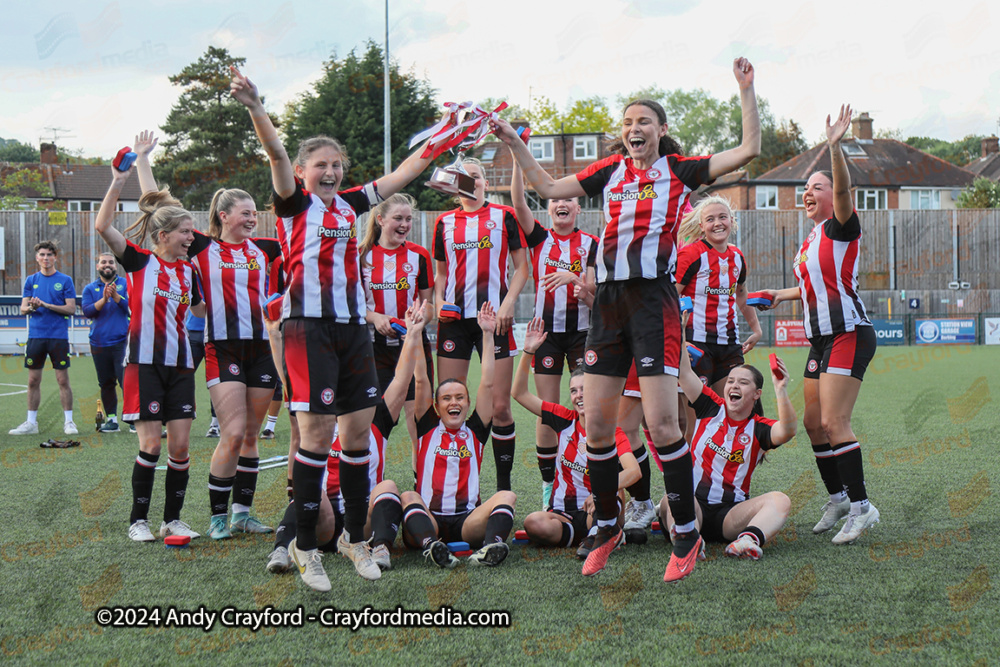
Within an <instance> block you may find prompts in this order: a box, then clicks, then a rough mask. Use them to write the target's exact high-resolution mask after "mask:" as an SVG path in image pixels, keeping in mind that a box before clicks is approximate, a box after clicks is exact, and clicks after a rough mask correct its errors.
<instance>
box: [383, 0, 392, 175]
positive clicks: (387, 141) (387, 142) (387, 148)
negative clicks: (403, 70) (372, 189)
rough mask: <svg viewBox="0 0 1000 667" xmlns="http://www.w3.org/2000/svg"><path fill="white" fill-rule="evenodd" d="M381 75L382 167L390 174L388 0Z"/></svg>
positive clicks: (386, 2)
mask: <svg viewBox="0 0 1000 667" xmlns="http://www.w3.org/2000/svg"><path fill="white" fill-rule="evenodd" d="M382 75H383V78H384V79H385V81H384V83H383V85H382V88H383V89H384V93H385V100H384V106H385V114H384V118H383V122H384V123H385V135H384V140H383V143H384V148H383V151H384V153H383V160H382V161H383V163H384V164H383V167H384V169H385V172H384V173H386V174H388V173H390V172H392V150H391V149H390V146H391V144H392V131H391V130H390V123H391V120H392V117H391V116H392V115H391V113H390V112H389V0H385V60H384V61H383V69H382Z"/></svg>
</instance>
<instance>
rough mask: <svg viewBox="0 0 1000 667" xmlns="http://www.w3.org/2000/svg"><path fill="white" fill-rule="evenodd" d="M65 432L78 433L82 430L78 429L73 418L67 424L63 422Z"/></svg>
mask: <svg viewBox="0 0 1000 667" xmlns="http://www.w3.org/2000/svg"><path fill="white" fill-rule="evenodd" d="M63 433H65V434H66V435H78V434H79V433H80V431H78V430H77V428H76V424H74V423H73V420H72V419H71V420H69V421H68V422H66V423H65V424H63Z"/></svg>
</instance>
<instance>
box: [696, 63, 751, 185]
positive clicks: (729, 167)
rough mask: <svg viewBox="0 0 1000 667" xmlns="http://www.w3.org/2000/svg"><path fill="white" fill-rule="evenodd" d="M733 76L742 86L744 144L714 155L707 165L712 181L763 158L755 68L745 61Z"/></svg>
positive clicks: (734, 67)
mask: <svg viewBox="0 0 1000 667" xmlns="http://www.w3.org/2000/svg"><path fill="white" fill-rule="evenodd" d="M733 74H734V75H736V81H737V83H739V84H740V109H742V111H743V142H742V143H741V144H740V145H739V146H737V147H736V148H730V149H729V150H725V151H722V152H720V153H716V154H715V155H713V156H712V157H711V158H710V159H709V161H708V175H709V178H712V179H715V178H718V177H719V176H722V175H723V174H728V173H729V172H731V171H735V170H737V169H739V168H740V167H742V166H744V165H746V164H747V163H749V162H750V160H752V159H754V158H755V157H757V156H758V155H760V114H759V113H758V112H757V94H756V93H755V92H754V87H753V80H754V70H753V65H751V64H750V61H749V60H747V59H746V58H737V59H736V60H734V61H733Z"/></svg>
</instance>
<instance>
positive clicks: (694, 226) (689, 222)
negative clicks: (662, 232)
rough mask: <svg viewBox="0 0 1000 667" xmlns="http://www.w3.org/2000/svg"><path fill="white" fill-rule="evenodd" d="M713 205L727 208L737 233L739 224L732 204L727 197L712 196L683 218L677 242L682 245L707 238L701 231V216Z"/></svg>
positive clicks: (678, 229) (699, 203)
mask: <svg viewBox="0 0 1000 667" xmlns="http://www.w3.org/2000/svg"><path fill="white" fill-rule="evenodd" d="M712 204H722V205H723V206H725V207H726V210H727V211H729V219H730V220H732V221H733V231H736V228H737V222H736V216H735V215H734V214H733V204H732V202H730V201H729V200H728V199H726V198H725V197H720V196H718V195H712V196H711V197H705V198H704V199H702V200H701V201H700V202H698V205H697V206H695V207H694V208H693V209H691V210H690V211H688V212H687V213H686V214H685V215H684V217H683V218H681V224H680V227H678V228H677V240H678V241H679V242H680V243H679V244H680V245H684V244H688V243H694V242H695V241H700V240H701V239H703V238H704V237H705V234H704V232H702V231H701V216H702V213H704V212H705V209H706V208H707V207H709V206H711V205H712Z"/></svg>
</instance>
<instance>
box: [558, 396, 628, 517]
mask: <svg viewBox="0 0 1000 667" xmlns="http://www.w3.org/2000/svg"><path fill="white" fill-rule="evenodd" d="M579 417H580V416H579V414H578V413H577V412H576V411H575V410H570V409H569V408H567V407H564V406H562V405H559V404H558V403H549V402H548V401H542V424H544V425H545V426H548V427H549V428H551V429H552V430H553V431H555V432H556V436H557V438H558V439H559V450H558V455H557V459H556V478H555V481H554V482H553V483H552V501H551V504H550V507H551V508H552V509H555V510H560V511H563V512H576V511H579V510H582V509H583V503H584V502H585V501H586V500H587V496H589V495H590V472H589V470H588V465H589V464H588V461H587V433H586V432H585V431H584V429H583V425H581V424H580V418H579ZM615 447H616V448H617V450H618V456H622V455H624V454H630V453H631V452H632V446H631V445H630V444H629V442H628V437H626V436H625V432H624V431H623V430H621V429H620V428H616V429H615Z"/></svg>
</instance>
